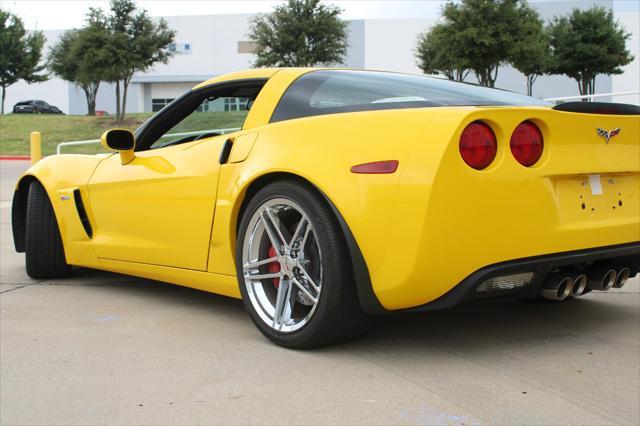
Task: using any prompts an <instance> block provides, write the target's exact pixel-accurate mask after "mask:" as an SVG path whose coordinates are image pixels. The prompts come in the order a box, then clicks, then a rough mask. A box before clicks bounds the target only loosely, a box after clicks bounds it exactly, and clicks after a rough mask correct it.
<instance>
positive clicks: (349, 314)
mask: <svg viewBox="0 0 640 426" xmlns="http://www.w3.org/2000/svg"><path fill="white" fill-rule="evenodd" d="M274 198H285V199H288V200H291V201H293V202H295V203H296V204H298V205H299V206H300V207H302V208H303V210H304V211H305V213H306V214H307V217H308V219H309V221H310V222H311V224H312V226H313V228H314V230H315V234H316V236H317V243H318V244H319V247H320V250H321V252H322V253H323V256H322V270H323V271H325V272H323V278H322V291H321V293H320V296H319V298H318V302H317V306H316V309H315V312H314V313H313V315H312V316H311V318H310V319H309V320H308V322H307V323H306V324H305V325H304V326H303V327H302V328H300V329H299V330H296V331H293V332H290V333H282V332H279V331H277V330H275V329H274V328H272V327H270V326H269V325H267V324H266V323H265V322H264V321H263V320H262V319H261V318H260V316H259V314H258V313H257V312H256V309H255V307H254V306H253V305H252V302H251V301H250V298H249V296H248V290H247V288H246V285H245V280H244V273H243V268H242V264H243V262H242V250H243V242H244V237H245V234H246V232H247V229H248V226H249V222H250V219H251V217H252V216H253V215H254V213H255V212H256V210H257V209H258V208H259V207H260V206H261V205H262V204H263V203H264V202H266V201H267V200H270V199H274ZM236 265H237V273H238V282H239V284H240V291H241V293H242V300H243V303H244V306H245V309H246V310H247V312H248V313H249V315H250V316H251V319H252V320H253V322H254V323H255V325H256V326H257V327H258V329H259V330H260V331H261V332H262V334H264V335H265V336H266V337H267V338H269V339H270V340H271V341H273V342H274V343H276V344H278V345H280V346H283V347H287V348H291V349H305V348H312V347H318V346H324V345H329V344H332V343H337V342H342V341H346V340H352V339H354V338H357V337H359V336H360V335H362V334H364V333H365V332H366V331H367V329H368V328H369V325H370V324H371V320H372V318H371V317H370V316H369V315H367V314H365V313H364V312H363V310H362V308H361V307H360V303H359V300H358V294H357V291H356V286H355V282H354V277H353V268H352V265H351V259H350V256H349V251H348V249H347V245H346V242H345V239H344V236H343V234H342V232H341V231H340V226H339V224H338V221H337V219H336V217H335V215H334V213H333V211H332V210H331V208H330V207H329V206H328V205H327V202H326V200H325V199H324V198H323V197H322V195H320V194H319V193H318V192H317V191H315V190H314V189H313V188H311V187H310V186H307V185H305V184H303V183H299V182H296V181H291V180H283V181H277V182H274V183H271V184H269V185H267V186H265V187H264V188H262V189H261V190H259V191H258V192H257V193H256V194H255V195H254V196H253V198H252V199H251V200H250V201H249V203H248V205H247V206H246V208H245V210H244V213H243V215H242V218H241V222H240V227H239V232H238V238H237V244H236Z"/></svg>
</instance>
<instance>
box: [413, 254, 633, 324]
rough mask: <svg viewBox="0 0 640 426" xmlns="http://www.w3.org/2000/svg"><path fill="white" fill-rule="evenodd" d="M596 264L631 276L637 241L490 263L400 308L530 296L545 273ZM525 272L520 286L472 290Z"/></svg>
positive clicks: (426, 308) (433, 307)
mask: <svg viewBox="0 0 640 426" xmlns="http://www.w3.org/2000/svg"><path fill="white" fill-rule="evenodd" d="M599 264H602V265H606V264H618V265H624V266H628V267H630V269H631V275H632V276H633V275H635V274H636V273H637V272H638V269H640V242H635V243H630V244H621V245H615V246H608V247H599V248H594V249H588V250H578V251H571V252H564V253H554V254H551V255H544V256H535V257H530V258H525V259H517V260H511V261H508V262H501V263H497V264H495V265H490V266H487V267H484V268H482V269H480V270H478V271H476V272H474V273H472V274H471V275H469V276H468V277H467V278H465V279H464V280H462V281H461V282H460V283H459V284H458V285H456V286H455V287H453V288H452V289H451V290H449V291H448V292H447V293H446V294H444V295H443V296H441V297H439V298H438V299H436V300H434V301H432V302H429V303H426V304H424V305H421V306H417V307H414V308H410V309H405V310H403V311H404V312H425V311H432V310H438V309H446V308H450V307H453V306H455V305H457V304H459V303H461V302H464V301H468V300H474V299H484V298H490V297H504V296H515V297H523V298H527V297H533V296H535V295H536V294H537V293H538V291H539V290H540V286H541V285H542V282H543V281H544V278H545V276H546V275H547V274H548V273H549V272H551V271H553V270H556V269H571V268H584V267H588V266H593V265H596V266H597V265H599ZM526 272H533V273H534V274H535V275H534V278H533V280H532V281H531V282H530V283H529V284H528V285H526V286H524V287H522V288H519V289H516V290H503V291H496V292H492V293H486V294H481V293H478V292H476V289H477V287H478V286H480V284H482V283H483V282H485V281H486V280H488V279H490V278H494V277H499V276H504V275H510V274H517V273H526Z"/></svg>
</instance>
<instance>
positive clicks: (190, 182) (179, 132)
mask: <svg viewBox="0 0 640 426" xmlns="http://www.w3.org/2000/svg"><path fill="white" fill-rule="evenodd" d="M216 111H218V112H216ZM224 111H226V112H224ZM224 114H227V116H228V121H226V122H221V121H220V117H221V116H222V115H224ZM227 124H228V125H227ZM225 125H227V127H237V129H235V130H232V131H227V132H223V131H221V130H219V129H218V128H219V127H221V126H222V127H224V126H225ZM101 141H102V144H103V146H104V147H105V148H107V149H108V150H111V152H110V153H108V154H107V153H105V154H98V155H55V156H50V157H47V158H45V159H43V160H41V161H39V162H38V163H36V164H35V165H33V166H32V167H31V168H30V169H29V170H28V171H27V172H26V173H25V174H24V175H23V176H22V177H21V178H20V180H19V182H18V183H17V186H16V189H15V195H14V199H13V207H12V223H13V235H14V242H15V248H16V250H17V251H18V252H25V253H26V255H25V263H26V271H27V273H28V275H30V276H31V277H33V278H39V279H46V278H60V277H67V276H68V275H69V274H70V273H71V270H72V266H73V267H86V268H95V269H102V270H107V271H113V272H117V273H122V274H129V275H134V276H139V277H145V278H149V279H153V280H158V281H164V282H169V283H174V284H179V285H184V286H188V287H193V288H196V289H200V290H204V291H208V292H213V293H217V294H221V295H225V296H230V297H234V298H240V299H242V301H243V303H244V306H245V308H246V310H247V311H248V314H249V316H250V317H251V319H252V320H253V322H254V323H255V325H256V326H257V328H258V329H259V330H260V331H261V332H262V333H263V334H264V335H265V336H266V337H267V338H269V339H271V340H272V341H273V342H275V343H277V344H279V345H282V346H285V347H290V348H308V347H313V346H319V345H325V344H330V343H334V342H339V341H344V340H348V339H352V338H355V337H357V336H359V335H361V334H362V333H364V332H365V330H366V329H367V327H368V325H369V323H370V320H371V318H372V316H373V315H379V314H383V313H388V312H398V311H400V312H406V311H428V310H433V309H441V308H447V307H451V306H454V305H456V304H458V303H461V302H464V301H468V300H473V299H484V298H490V297H507V296H508V297H514V298H530V299H532V298H545V299H551V300H556V301H561V300H564V299H566V298H575V297H579V296H581V295H583V294H585V293H587V292H589V291H592V290H599V291H606V290H608V289H610V288H612V287H617V288H619V287H622V286H623V285H624V284H625V282H626V281H627V279H628V278H629V277H632V276H634V275H635V274H637V272H638V269H639V268H640V145H639V141H640V108H638V107H637V106H633V105H625V104H613V103H592V102H584V103H582V102H576V103H563V104H559V105H553V104H550V103H548V102H545V101H541V100H539V99H535V98H532V97H527V96H523V95H520V94H516V93H512V92H508V91H503V90H497V89H490V88H485V87H479V86H474V85H469V84H463V83H456V82H451V81H447V80H442V79H438V78H430V77H426V76H415V75H407V74H399V73H389V72H376V71H364V70H341V69H302V68H283V69H255V70H250V71H243V72H238V73H233V74H228V75H223V76H219V77H216V78H213V79H211V80H208V81H206V82H204V83H202V84H199V85H197V86H195V87H194V88H193V89H192V90H189V91H188V92H187V93H185V94H184V95H183V96H181V97H179V98H178V99H175V100H174V101H172V102H170V103H168V104H167V105H166V106H164V108H163V109H161V110H160V111H159V112H157V113H156V114H155V115H154V116H153V117H152V118H150V119H149V120H148V121H147V122H146V123H144V124H143V125H142V126H141V127H140V128H138V129H137V130H136V131H135V132H134V133H132V132H129V131H128V130H123V129H113V130H109V131H107V132H105V134H104V135H102V139H101Z"/></svg>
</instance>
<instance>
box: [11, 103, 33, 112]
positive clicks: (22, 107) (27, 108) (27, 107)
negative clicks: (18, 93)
mask: <svg viewBox="0 0 640 426" xmlns="http://www.w3.org/2000/svg"><path fill="white" fill-rule="evenodd" d="M33 112H34V106H33V104H32V103H31V102H18V103H17V104H15V105H14V106H13V113H14V114H31V113H33Z"/></svg>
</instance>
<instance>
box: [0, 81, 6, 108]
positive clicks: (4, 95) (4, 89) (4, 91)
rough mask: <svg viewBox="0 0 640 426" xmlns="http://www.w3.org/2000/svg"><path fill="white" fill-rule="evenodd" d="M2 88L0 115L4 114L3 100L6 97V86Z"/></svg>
mask: <svg viewBox="0 0 640 426" xmlns="http://www.w3.org/2000/svg"><path fill="white" fill-rule="evenodd" d="M1 87H2V107H0V114H4V98H6V97H7V86H1Z"/></svg>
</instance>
